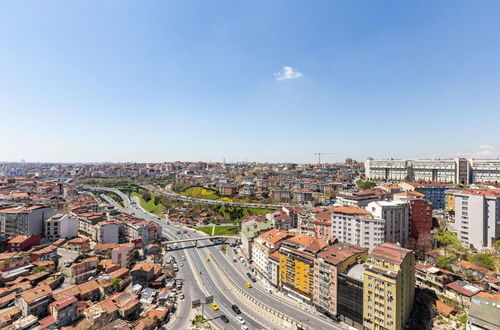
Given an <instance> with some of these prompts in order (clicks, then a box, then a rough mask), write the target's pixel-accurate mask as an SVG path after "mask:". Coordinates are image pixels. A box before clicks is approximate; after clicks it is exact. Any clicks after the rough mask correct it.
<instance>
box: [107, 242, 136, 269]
mask: <svg viewBox="0 0 500 330" xmlns="http://www.w3.org/2000/svg"><path fill="white" fill-rule="evenodd" d="M134 249H135V244H134V243H127V244H120V245H118V246H117V247H115V248H113V250H111V260H112V262H113V264H115V265H118V266H120V267H121V268H130V266H131V264H132V261H133V252H134Z"/></svg>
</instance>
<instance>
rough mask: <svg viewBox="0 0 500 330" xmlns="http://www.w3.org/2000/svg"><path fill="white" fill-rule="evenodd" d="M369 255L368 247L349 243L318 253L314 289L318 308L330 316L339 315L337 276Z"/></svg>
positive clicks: (336, 244)
mask: <svg viewBox="0 0 500 330" xmlns="http://www.w3.org/2000/svg"><path fill="white" fill-rule="evenodd" d="M367 256H368V249H366V248H362V247H359V246H355V245H351V244H348V243H335V244H333V245H330V246H327V247H325V248H324V249H323V250H322V251H320V252H319V253H318V254H317V255H316V259H315V261H314V291H313V293H314V300H313V301H314V305H315V306H316V309H318V310H319V311H320V312H322V313H325V314H326V315H328V316H330V317H336V316H337V314H338V311H337V308H338V303H337V297H338V288H339V285H338V281H337V276H338V274H339V273H342V272H344V271H345V270H346V269H347V268H349V267H350V266H352V265H354V264H360V263H363V262H364V261H365V260H366V258H367Z"/></svg>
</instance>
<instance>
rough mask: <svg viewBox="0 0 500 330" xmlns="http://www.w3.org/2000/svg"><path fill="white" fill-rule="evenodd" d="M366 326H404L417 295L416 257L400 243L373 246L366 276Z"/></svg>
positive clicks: (364, 287) (375, 327)
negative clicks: (399, 244)
mask: <svg viewBox="0 0 500 330" xmlns="http://www.w3.org/2000/svg"><path fill="white" fill-rule="evenodd" d="M363 292H364V295H363V297H364V298H363V325H364V327H365V328H367V329H403V328H404V325H405V323H406V322H407V321H408V318H409V317H410V313H411V309H412V307H413V299H414V296H415V256H414V255H413V252H412V251H411V250H407V249H403V248H401V247H400V246H398V245H397V244H393V243H383V244H381V245H379V246H377V247H375V248H374V249H373V251H372V252H371V253H370V255H369V256H368V259H367V261H366V263H365V271H364V275H363Z"/></svg>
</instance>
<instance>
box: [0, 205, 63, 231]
mask: <svg viewBox="0 0 500 330" xmlns="http://www.w3.org/2000/svg"><path fill="white" fill-rule="evenodd" d="M54 213H55V211H54V210H53V209H52V208H50V207H46V206H44V205H32V206H19V207H13V208H8V209H3V210H0V235H2V236H7V237H14V236H17V235H38V236H42V235H43V234H44V230H43V225H44V222H45V220H47V219H48V218H50V217H51V216H53V215H54Z"/></svg>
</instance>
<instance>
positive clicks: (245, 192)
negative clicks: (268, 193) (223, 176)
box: [238, 184, 255, 198]
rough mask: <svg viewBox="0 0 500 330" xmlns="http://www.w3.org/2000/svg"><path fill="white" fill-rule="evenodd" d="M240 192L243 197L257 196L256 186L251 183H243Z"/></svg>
mask: <svg viewBox="0 0 500 330" xmlns="http://www.w3.org/2000/svg"><path fill="white" fill-rule="evenodd" d="M238 194H239V196H240V197H242V198H249V197H253V196H255V188H254V187H253V186H251V185H248V184H246V185H243V186H242V187H241V188H240V190H239V191H238Z"/></svg>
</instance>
